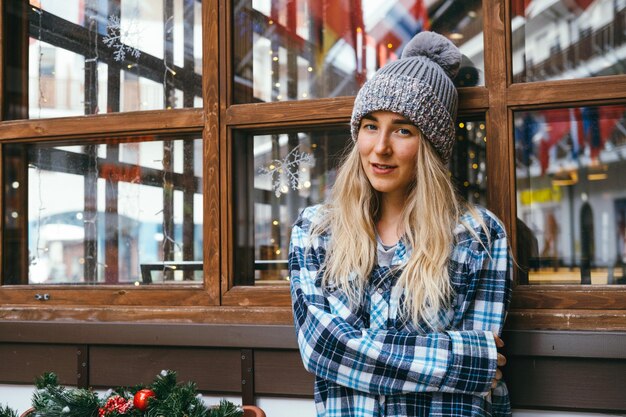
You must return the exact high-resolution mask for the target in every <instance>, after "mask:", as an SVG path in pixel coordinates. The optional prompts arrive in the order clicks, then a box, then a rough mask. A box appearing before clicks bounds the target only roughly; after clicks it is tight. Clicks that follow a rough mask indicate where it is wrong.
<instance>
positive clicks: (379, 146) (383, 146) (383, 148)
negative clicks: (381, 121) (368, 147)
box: [374, 129, 391, 154]
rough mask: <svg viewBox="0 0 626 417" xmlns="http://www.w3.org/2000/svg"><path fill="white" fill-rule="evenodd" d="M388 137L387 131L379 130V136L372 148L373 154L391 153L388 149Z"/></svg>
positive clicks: (389, 148)
mask: <svg viewBox="0 0 626 417" xmlns="http://www.w3.org/2000/svg"><path fill="white" fill-rule="evenodd" d="M390 145H391V143H390V135H389V133H388V132H387V131H385V130H383V129H381V130H380V131H379V135H378V137H377V138H376V145H375V146H374V152H376V153H379V154H388V153H390V151H391V147H390Z"/></svg>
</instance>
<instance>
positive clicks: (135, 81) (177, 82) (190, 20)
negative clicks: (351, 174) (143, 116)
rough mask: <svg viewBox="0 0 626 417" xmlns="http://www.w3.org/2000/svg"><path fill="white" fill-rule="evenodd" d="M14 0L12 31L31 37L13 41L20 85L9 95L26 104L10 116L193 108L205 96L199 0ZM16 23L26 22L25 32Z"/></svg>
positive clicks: (14, 74)
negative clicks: (20, 0)
mask: <svg viewBox="0 0 626 417" xmlns="http://www.w3.org/2000/svg"><path fill="white" fill-rule="evenodd" d="M11 3H14V4H12V5H11V6H10V7H8V8H7V9H8V10H7V15H6V19H7V21H8V22H11V23H9V24H8V25H7V27H6V29H5V36H6V37H10V38H11V39H15V38H16V37H18V36H23V37H24V39H28V41H27V42H23V43H20V42H14V43H12V48H11V49H10V52H9V55H10V57H9V58H8V60H7V66H8V69H9V70H8V71H7V72H6V74H7V77H8V78H9V80H8V81H9V82H8V84H9V85H11V86H12V89H13V90H15V91H14V93H15V96H11V97H9V100H11V101H13V103H12V105H13V106H21V107H23V108H20V109H19V111H16V110H14V111H13V112H12V114H10V116H11V117H10V118H13V119H16V118H47V117H60V116H76V115H83V114H98V113H108V112H119V111H136V110H151V109H165V108H182V107H193V106H194V104H197V100H198V99H200V100H201V97H202V92H201V68H202V65H201V60H202V58H201V57H202V55H201V53H202V50H201V39H202V24H201V2H200V0H158V1H150V2H146V1H141V0H119V1H116V2H111V1H109V2H107V1H104V2H103V1H95V0H66V1H58V0H57V1H55V0H30V4H28V2H25V1H24V2H11ZM13 21H17V22H19V21H23V22H24V24H23V25H22V26H21V30H20V26H16V25H17V23H13ZM12 25H13V26H12ZM196 43H198V45H196ZM26 76H27V77H28V79H27V80H26V79H25V78H26ZM20 81H22V82H20ZM22 85H23V86H24V87H23V88H22V87H20V86H22ZM19 96H26V99H19Z"/></svg>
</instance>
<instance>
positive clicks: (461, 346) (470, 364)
mask: <svg viewBox="0 0 626 417" xmlns="http://www.w3.org/2000/svg"><path fill="white" fill-rule="evenodd" d="M447 334H448V336H450V341H451V344H452V346H451V352H450V358H449V361H448V372H447V373H446V378H445V380H444V382H443V384H442V386H441V391H442V392H463V393H467V394H478V395H485V394H487V393H489V392H490V389H491V382H492V381H493V378H494V377H495V374H496V368H497V365H498V350H497V348H496V342H495V340H494V338H493V334H492V333H491V332H485V331H482V330H463V331H451V332H447Z"/></svg>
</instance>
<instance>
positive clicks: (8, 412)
mask: <svg viewBox="0 0 626 417" xmlns="http://www.w3.org/2000/svg"><path fill="white" fill-rule="evenodd" d="M0 417H18V414H17V411H15V410H13V409H11V408H9V406H8V405H7V406H4V407H3V406H2V405H0Z"/></svg>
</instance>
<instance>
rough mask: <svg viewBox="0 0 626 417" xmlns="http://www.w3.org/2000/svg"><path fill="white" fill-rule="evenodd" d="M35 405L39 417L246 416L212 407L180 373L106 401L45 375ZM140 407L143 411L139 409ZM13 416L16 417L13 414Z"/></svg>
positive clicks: (6, 413) (114, 392) (7, 416)
mask: <svg viewBox="0 0 626 417" xmlns="http://www.w3.org/2000/svg"><path fill="white" fill-rule="evenodd" d="M35 385H36V387H37V390H36V391H35V393H34V394H33V400H32V404H33V407H34V408H35V417H242V416H243V410H242V408H241V407H239V406H237V405H235V404H233V403H231V402H229V401H226V400H222V401H221V402H220V404H219V405H218V406H215V407H212V408H209V407H207V406H206V405H205V404H204V402H203V401H202V397H201V395H200V394H198V392H197V388H196V384H195V383H193V382H186V383H178V382H177V380H176V372H173V371H162V372H161V373H160V374H159V375H157V376H156V378H155V379H154V381H153V383H152V384H151V385H149V386H143V385H137V386H135V387H132V388H122V387H120V388H115V389H111V390H109V391H107V392H106V393H105V394H104V396H103V398H99V397H98V394H97V393H95V392H93V391H91V390H88V389H80V388H65V387H63V386H61V385H59V384H58V380H57V377H56V375H55V374H54V373H45V374H43V375H42V376H41V377H39V378H37V381H36V382H35ZM145 389H147V390H149V391H151V393H150V394H151V395H153V396H150V397H148V398H147V399H144V404H143V405H139V406H137V403H135V406H133V398H134V397H136V396H137V395H138V394H141V393H140V391H142V390H144V391H145ZM137 407H139V408H137ZM12 413H13V414H12ZM0 417H18V415H17V413H15V412H13V410H10V409H9V408H8V407H7V408H6V409H5V410H3V409H2V408H1V407H0Z"/></svg>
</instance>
